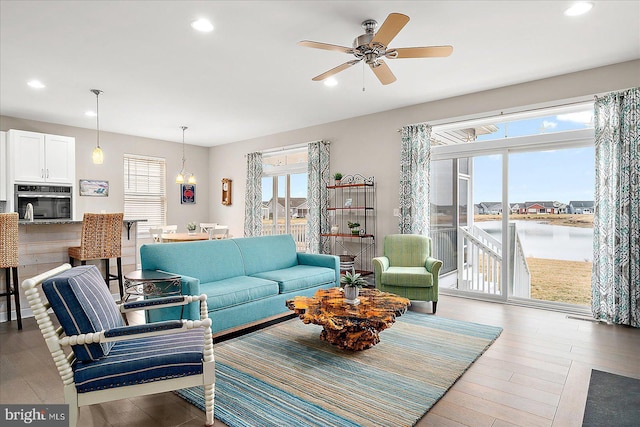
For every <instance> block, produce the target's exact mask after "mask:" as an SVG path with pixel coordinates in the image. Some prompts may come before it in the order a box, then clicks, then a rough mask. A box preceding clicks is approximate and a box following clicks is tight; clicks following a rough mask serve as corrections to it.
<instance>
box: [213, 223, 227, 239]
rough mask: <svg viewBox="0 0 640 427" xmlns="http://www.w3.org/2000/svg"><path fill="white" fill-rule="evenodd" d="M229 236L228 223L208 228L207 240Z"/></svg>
mask: <svg viewBox="0 0 640 427" xmlns="http://www.w3.org/2000/svg"><path fill="white" fill-rule="evenodd" d="M228 238H229V226H228V225H216V228H214V229H213V230H210V232H209V240H216V239H228Z"/></svg>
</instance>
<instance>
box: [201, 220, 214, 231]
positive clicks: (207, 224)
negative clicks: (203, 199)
mask: <svg viewBox="0 0 640 427" xmlns="http://www.w3.org/2000/svg"><path fill="white" fill-rule="evenodd" d="M216 225H218V224H216V223H215V222H201V223H200V232H201V233H208V232H209V230H212V229H214V228H216Z"/></svg>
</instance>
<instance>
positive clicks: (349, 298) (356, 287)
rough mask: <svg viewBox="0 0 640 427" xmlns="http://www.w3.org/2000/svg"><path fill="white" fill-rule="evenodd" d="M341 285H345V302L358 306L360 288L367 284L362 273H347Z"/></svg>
mask: <svg viewBox="0 0 640 427" xmlns="http://www.w3.org/2000/svg"><path fill="white" fill-rule="evenodd" d="M340 283H342V284H343V285H344V301H345V302H346V303H348V304H358V303H359V302H360V300H359V299H358V294H359V293H360V288H361V287H363V286H364V285H366V284H367V282H366V280H364V277H362V276H361V275H360V273H353V274H351V272H350V271H347V272H346V273H345V274H344V276H342V277H341V278H340Z"/></svg>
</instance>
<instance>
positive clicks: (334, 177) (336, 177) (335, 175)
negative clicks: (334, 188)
mask: <svg viewBox="0 0 640 427" xmlns="http://www.w3.org/2000/svg"><path fill="white" fill-rule="evenodd" d="M333 179H334V180H335V181H336V185H340V180H341V179H342V174H341V173H340V172H336V173H334V174H333Z"/></svg>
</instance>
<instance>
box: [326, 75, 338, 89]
mask: <svg viewBox="0 0 640 427" xmlns="http://www.w3.org/2000/svg"><path fill="white" fill-rule="evenodd" d="M324 85H325V86H327V87H333V86H337V85H338V81H337V80H336V79H334V78H333V77H329V78H328V79H326V80H325V81H324Z"/></svg>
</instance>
